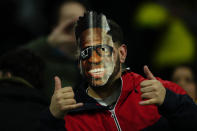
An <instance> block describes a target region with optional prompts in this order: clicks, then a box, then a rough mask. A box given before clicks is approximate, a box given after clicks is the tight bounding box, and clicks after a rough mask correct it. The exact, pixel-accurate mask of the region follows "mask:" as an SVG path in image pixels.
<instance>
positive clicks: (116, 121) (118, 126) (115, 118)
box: [110, 109, 122, 131]
mask: <svg viewBox="0 0 197 131" xmlns="http://www.w3.org/2000/svg"><path fill="white" fill-rule="evenodd" d="M110 112H111V113H112V114H111V117H112V118H113V119H114V121H115V124H116V127H117V129H118V131H122V130H121V128H120V124H119V122H118V119H117V117H116V113H115V111H114V109H113V110H110Z"/></svg>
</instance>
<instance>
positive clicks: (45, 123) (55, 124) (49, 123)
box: [39, 108, 66, 131]
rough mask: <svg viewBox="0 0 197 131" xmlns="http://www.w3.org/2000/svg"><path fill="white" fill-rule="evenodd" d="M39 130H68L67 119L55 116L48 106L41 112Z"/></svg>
mask: <svg viewBox="0 0 197 131" xmlns="http://www.w3.org/2000/svg"><path fill="white" fill-rule="evenodd" d="M39 131H66V129H65V121H64V120H62V119H56V118H55V117H53V115H52V114H51V112H50V110H49V108H47V109H46V110H44V111H43V113H42V114H41V118H40V127H39Z"/></svg>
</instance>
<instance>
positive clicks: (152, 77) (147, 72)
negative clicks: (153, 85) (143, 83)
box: [144, 65, 156, 80]
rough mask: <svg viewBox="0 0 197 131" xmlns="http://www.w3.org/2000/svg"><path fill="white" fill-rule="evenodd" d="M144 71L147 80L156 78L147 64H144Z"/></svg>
mask: <svg viewBox="0 0 197 131" xmlns="http://www.w3.org/2000/svg"><path fill="white" fill-rule="evenodd" d="M144 73H145V74H146V77H147V79H149V80H156V78H155V77H154V75H153V74H152V72H151V71H150V70H149V68H148V66H147V65H145V66H144Z"/></svg>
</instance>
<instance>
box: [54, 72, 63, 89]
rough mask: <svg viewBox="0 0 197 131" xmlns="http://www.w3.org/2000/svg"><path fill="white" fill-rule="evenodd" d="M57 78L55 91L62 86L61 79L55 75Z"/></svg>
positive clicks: (55, 78)
mask: <svg viewBox="0 0 197 131" xmlns="http://www.w3.org/2000/svg"><path fill="white" fill-rule="evenodd" d="M54 80H55V91H56V90H59V89H61V88H62V84H61V80H60V78H59V77H58V76H55V77H54Z"/></svg>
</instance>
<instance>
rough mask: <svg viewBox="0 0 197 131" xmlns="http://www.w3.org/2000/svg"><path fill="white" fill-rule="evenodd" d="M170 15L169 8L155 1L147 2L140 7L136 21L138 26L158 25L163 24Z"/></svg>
mask: <svg viewBox="0 0 197 131" xmlns="http://www.w3.org/2000/svg"><path fill="white" fill-rule="evenodd" d="M167 17H168V12H167V10H166V9H165V8H164V7H162V6H160V5H158V4H155V3H146V4H143V5H142V6H141V7H139V9H138V11H137V14H136V17H135V21H136V23H137V24H138V26H143V27H144V26H145V27H147V26H148V27H158V26H160V25H163V24H164V23H165V22H166V20H167Z"/></svg>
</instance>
